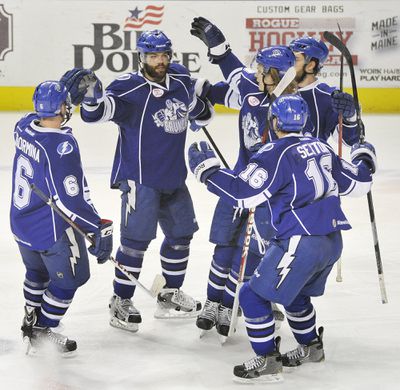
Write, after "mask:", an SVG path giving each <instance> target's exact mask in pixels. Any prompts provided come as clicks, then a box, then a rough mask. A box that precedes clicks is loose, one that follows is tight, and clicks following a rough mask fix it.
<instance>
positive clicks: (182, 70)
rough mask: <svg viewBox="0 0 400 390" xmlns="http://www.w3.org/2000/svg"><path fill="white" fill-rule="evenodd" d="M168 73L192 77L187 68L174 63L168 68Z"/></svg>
mask: <svg viewBox="0 0 400 390" xmlns="http://www.w3.org/2000/svg"><path fill="white" fill-rule="evenodd" d="M168 73H170V74H184V75H188V76H190V72H189V70H188V69H187V68H186V66H183V65H181V64H175V63H172V64H170V65H169V67H168Z"/></svg>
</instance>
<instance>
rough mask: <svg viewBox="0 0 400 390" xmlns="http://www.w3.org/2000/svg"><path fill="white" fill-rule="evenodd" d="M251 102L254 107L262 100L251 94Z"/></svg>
mask: <svg viewBox="0 0 400 390" xmlns="http://www.w3.org/2000/svg"><path fill="white" fill-rule="evenodd" d="M249 104H250V106H252V107H255V106H258V105H259V104H260V101H259V100H258V99H257V98H256V97H255V96H249Z"/></svg>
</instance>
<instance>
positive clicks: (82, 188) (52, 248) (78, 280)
mask: <svg viewBox="0 0 400 390" xmlns="http://www.w3.org/2000/svg"><path fill="white" fill-rule="evenodd" d="M33 102H34V107H35V111H36V112H35V113H31V114H28V115H26V116H24V117H23V118H22V119H21V120H20V121H19V122H18V123H17V124H16V126H15V130H14V140H15V157H14V164H13V184H12V200H11V211H10V219H11V229H12V232H13V234H14V237H15V240H16V242H17V244H18V247H19V251H20V253H21V256H22V260H23V262H24V265H25V268H26V273H25V281H24V297H25V302H26V303H25V305H26V306H25V317H24V321H23V324H22V328H21V329H22V334H23V338H24V341H26V342H27V343H28V347H29V348H30V347H33V349H35V350H38V349H40V348H41V347H44V346H45V345H46V344H52V345H53V346H54V347H55V348H56V349H57V350H58V351H59V352H61V353H69V352H72V351H74V350H76V348H77V345H76V342H75V341H74V340H70V339H68V338H67V337H65V336H63V335H62V334H60V333H56V332H54V331H53V329H54V328H55V327H57V326H58V324H59V322H60V320H61V319H62V318H63V316H64V314H65V313H66V311H67V309H68V308H69V306H70V304H71V302H72V300H73V297H74V295H75V292H76V290H77V288H78V287H80V286H82V285H83V284H84V283H86V281H87V280H88V279H89V260H88V254H87V250H86V245H85V241H84V238H83V237H82V236H81V235H79V234H77V233H76V232H75V231H74V230H73V229H72V228H71V227H70V226H69V225H68V224H67V223H66V222H65V221H64V220H63V219H61V218H60V217H59V216H58V215H57V214H55V213H54V212H53V210H52V209H51V208H50V207H49V206H48V205H47V204H46V203H44V202H43V200H41V199H40V198H39V197H38V196H37V195H36V194H35V193H33V192H32V189H31V184H35V185H36V187H38V188H39V189H40V190H41V191H42V192H43V193H45V194H46V195H47V196H48V197H49V198H51V199H52V200H53V201H54V202H55V203H56V204H57V206H58V207H59V208H60V209H62V210H63V211H64V212H65V213H66V214H67V215H68V216H69V217H70V218H71V219H72V220H74V222H75V223H76V224H78V225H79V226H80V227H81V228H82V229H83V230H84V231H86V232H87V233H90V234H93V237H94V242H95V243H94V244H93V245H92V246H91V247H89V252H90V253H91V254H92V255H94V256H95V257H97V260H98V262H99V263H104V262H105V261H106V260H107V259H108V258H109V256H110V254H111V251H112V222H111V221H109V220H103V219H101V218H100V216H99V215H98V213H97V211H96V209H95V208H94V206H93V203H92V201H91V199H90V193H89V188H88V185H87V183H86V179H85V176H84V174H83V171H82V166H81V159H80V153H79V147H78V144H77V142H76V140H75V138H74V136H73V135H72V130H71V128H69V127H66V126H64V125H65V123H66V122H67V121H68V120H69V118H70V116H71V102H70V98H69V94H68V91H67V89H66V88H65V87H64V86H63V85H62V84H61V83H60V82H58V81H46V82H43V83H41V84H39V85H38V87H37V88H36V90H35V93H34V96H33Z"/></svg>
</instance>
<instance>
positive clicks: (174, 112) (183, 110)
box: [153, 98, 188, 134]
mask: <svg viewBox="0 0 400 390" xmlns="http://www.w3.org/2000/svg"><path fill="white" fill-rule="evenodd" d="M153 120H154V123H155V124H156V126H157V127H164V131H165V132H166V133H170V134H179V133H182V132H184V131H185V130H186V129H187V126H188V108H187V107H186V104H185V103H183V102H181V101H180V100H178V99H176V98H173V99H167V100H166V102H165V108H162V109H161V110H158V111H157V112H156V113H155V114H153Z"/></svg>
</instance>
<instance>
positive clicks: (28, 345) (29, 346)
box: [22, 336, 34, 355]
mask: <svg viewBox="0 0 400 390" xmlns="http://www.w3.org/2000/svg"><path fill="white" fill-rule="evenodd" d="M22 342H23V343H24V344H25V355H30V354H32V353H34V350H33V347H32V343H31V340H30V339H29V337H28V336H25V337H23V338H22Z"/></svg>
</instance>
